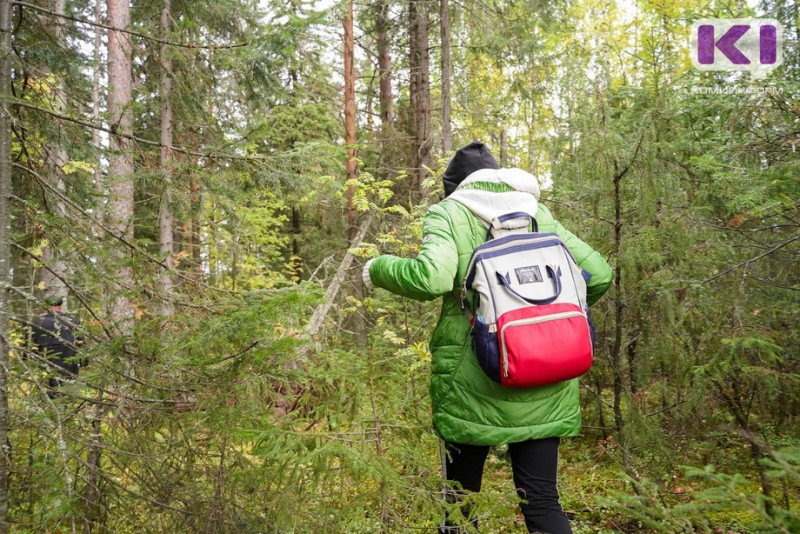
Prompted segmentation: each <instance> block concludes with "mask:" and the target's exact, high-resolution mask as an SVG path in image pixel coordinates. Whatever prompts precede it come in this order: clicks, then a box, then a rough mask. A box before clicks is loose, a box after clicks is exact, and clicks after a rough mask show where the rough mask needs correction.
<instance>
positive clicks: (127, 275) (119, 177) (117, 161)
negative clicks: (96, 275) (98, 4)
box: [107, 0, 134, 333]
mask: <svg viewBox="0 0 800 534" xmlns="http://www.w3.org/2000/svg"><path fill="white" fill-rule="evenodd" d="M128 2H129V0H107V10H108V24H109V26H111V27H113V28H123V29H127V28H128V26H129V25H130V20H131V12H130V4H129V3H128ZM131 68H132V66H131V42H130V36H129V35H128V34H125V33H122V32H120V31H117V30H109V31H108V122H109V126H110V127H111V129H112V130H114V131H116V132H117V133H118V134H119V135H111V136H110V137H109V144H110V148H111V155H110V157H109V196H110V199H109V206H108V207H109V209H108V225H109V226H110V227H111V228H112V229H113V230H114V231H115V233H116V234H117V235H118V236H119V237H120V238H122V239H125V240H127V241H131V242H132V241H133V155H132V154H131V150H132V149H133V146H132V143H131V140H130V138H129V137H125V136H130V135H131V134H132V133H133V117H132V114H131V109H130V105H131V84H132V75H131ZM115 248H116V250H117V255H116V256H117V257H116V269H115V273H114V279H115V282H116V283H117V284H118V285H119V286H120V287H119V288H118V293H117V295H116V296H115V297H114V298H113V301H112V303H111V320H112V322H113V323H115V326H116V328H118V329H119V331H120V332H121V333H130V332H131V331H132V330H133V320H134V310H133V307H132V305H131V301H130V299H129V298H128V295H127V292H128V291H131V290H132V289H133V287H134V284H133V270H132V268H131V265H130V262H129V260H128V258H127V250H126V248H125V247H124V246H123V245H122V244H117V246H116V247H115Z"/></svg>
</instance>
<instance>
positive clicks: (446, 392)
mask: <svg viewBox="0 0 800 534" xmlns="http://www.w3.org/2000/svg"><path fill="white" fill-rule="evenodd" d="M538 196H539V187H538V184H537V182H536V179H535V178H534V177H533V176H532V175H530V174H528V173H526V172H524V171H521V170H519V169H499V170H494V169H483V170H480V171H477V172H474V173H472V174H470V176H469V177H467V179H466V180H464V182H462V183H461V185H459V187H458V189H456V191H455V192H454V193H453V194H452V195H450V197H448V198H446V199H445V200H443V201H442V202H440V203H439V204H436V205H434V206H431V207H430V209H429V210H428V212H427V213H426V215H425V220H424V226H423V242H422V250H421V251H420V253H419V255H418V256H417V257H416V258H414V259H404V258H399V257H396V256H391V255H384V256H380V257H378V258H376V259H375V260H374V261H373V263H372V265H371V266H370V268H369V276H370V279H371V280H372V282H373V284H374V285H376V286H378V287H382V288H384V289H388V290H389V291H391V292H393V293H397V294H398V295H402V296H404V297H409V298H413V299H418V300H431V299H434V298H436V297H439V296H443V297H444V298H443V299H442V311H441V314H440V317H439V322H438V324H437V325H436V328H435V329H434V332H433V337H432V339H431V342H430V348H431V353H432V355H433V362H432V376H431V383H430V394H431V400H432V407H433V425H434V428H435V429H436V431H437V433H438V434H439V435H440V436H441V437H442V438H443V439H445V440H446V441H449V442H453V443H464V444H471V445H502V444H506V443H515V442H519V441H524V440H528V439H538V438H546V437H555V436H574V435H577V434H578V431H579V430H580V425H581V415H580V406H579V399H578V379H574V380H570V381H567V382H561V383H558V384H553V385H550V386H545V387H540V388H531V389H513V388H506V387H503V386H501V385H500V384H498V383H496V382H494V381H492V380H491V379H490V378H489V377H488V376H486V375H485V374H484V372H483V371H482V370H481V368H480V366H479V365H478V361H477V359H476V357H475V353H474V350H473V347H472V336H471V335H470V324H469V321H468V320H467V318H466V316H465V315H464V313H463V311H462V310H461V307H460V304H459V300H458V298H457V296H456V294H455V293H456V292H454V291H453V289H454V287H455V288H459V287H460V285H461V281H462V280H463V278H464V276H465V275H466V269H467V264H468V263H469V260H470V256H471V254H472V250H473V249H474V248H475V247H476V246H478V245H480V244H481V243H483V242H484V241H485V238H486V229H487V226H488V224H489V221H492V219H493V218H494V217H496V216H499V215H503V214H506V213H510V212H515V211H524V212H526V213H531V214H535V217H536V221H537V223H538V227H539V232H551V233H555V234H557V235H558V236H559V237H560V238H561V240H562V241H564V243H565V244H566V245H567V247H568V248H569V249H570V251H571V252H572V254H573V256H574V257H575V259H576V261H577V262H578V264H579V265H580V266H581V268H583V269H585V270H586V271H588V272H589V273H590V274H591V275H592V277H591V279H590V281H589V283H588V288H587V292H588V295H587V297H588V302H589V304H590V305H591V304H594V303H595V302H596V301H597V300H598V299H599V298H600V297H601V296H602V295H603V293H605V291H606V290H607V289H608V287H609V285H610V284H611V268H610V267H609V266H608V263H607V262H606V261H605V259H604V258H603V257H602V256H601V255H600V254H599V253H597V252H596V251H594V250H593V249H592V248H591V247H590V246H589V245H587V244H586V243H584V242H583V241H581V240H580V239H578V238H577V237H576V236H575V235H573V234H572V233H570V232H569V231H568V230H566V229H565V228H564V227H563V226H561V224H559V223H558V221H556V220H555V219H553V216H552V215H551V214H550V211H549V210H548V209H547V208H546V207H545V206H543V205H539V204H538ZM476 214H477V215H478V216H476ZM484 221H486V222H484Z"/></svg>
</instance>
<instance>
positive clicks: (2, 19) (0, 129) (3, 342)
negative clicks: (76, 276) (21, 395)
mask: <svg viewBox="0 0 800 534" xmlns="http://www.w3.org/2000/svg"><path fill="white" fill-rule="evenodd" d="M10 18H11V5H10V3H9V1H8V0H0V534H7V533H8V531H9V524H8V473H9V466H10V463H11V462H10V455H11V447H10V446H9V445H10V444H9V441H8V364H9V360H8V353H9V351H10V350H11V345H10V343H9V341H8V308H9V304H10V303H11V206H10V205H9V204H10V197H11V159H10V158H11V133H10V132H11V124H10V121H9V118H10V117H11V110H10V106H9V101H10V100H11V54H12V53H13V52H12V49H11V24H10V22H11V20H10Z"/></svg>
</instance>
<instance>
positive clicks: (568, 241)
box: [539, 205, 612, 306]
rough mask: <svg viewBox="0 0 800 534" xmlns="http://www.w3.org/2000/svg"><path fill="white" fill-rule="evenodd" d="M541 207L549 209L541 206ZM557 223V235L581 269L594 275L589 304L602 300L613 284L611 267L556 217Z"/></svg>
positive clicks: (588, 296)
mask: <svg viewBox="0 0 800 534" xmlns="http://www.w3.org/2000/svg"><path fill="white" fill-rule="evenodd" d="M539 209H540V210H541V209H547V208H545V207H544V206H541V205H540V206H539ZM554 222H555V225H556V235H557V236H558V237H560V238H561V241H563V242H564V244H565V245H567V248H568V249H569V251H570V252H572V255H573V256H574V257H575V261H577V262H578V265H579V266H580V268H581V269H583V270H585V271H586V272H588V273H589V274H591V275H592V277H591V278H590V279H589V283H588V284H586V302H587V303H588V304H589V306H591V305H593V304H594V303H595V302H597V301H598V300H600V297H602V296H603V294H605V292H606V291H608V288H609V287H610V286H611V278H612V276H611V275H612V273H611V267H610V266H609V265H608V262H607V261H606V259H605V258H604V257H603V256H602V255H601V254H600V253H599V252H597V251H596V250H594V249H593V248H592V247H590V246H589V245H588V244H586V242H584V241H582V240H581V239H580V238H579V237H578V236H576V235H575V234H573V233H572V232H570V231H569V230H567V229H566V228H564V227H563V226H561V223H560V222H558V221H556V220H555V219H554Z"/></svg>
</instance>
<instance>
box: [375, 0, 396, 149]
mask: <svg viewBox="0 0 800 534" xmlns="http://www.w3.org/2000/svg"><path fill="white" fill-rule="evenodd" d="M375 26H376V36H375V41H376V42H377V46H378V75H379V77H380V84H379V87H380V90H379V92H380V112H381V127H382V130H383V131H382V136H383V137H385V136H386V133H387V132H388V131H389V130H391V128H392V126H394V101H393V96H392V55H391V39H390V38H389V28H390V20H389V3H388V2H387V1H386V0H380V1H379V2H378V13H377V18H376V21H375Z"/></svg>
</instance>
